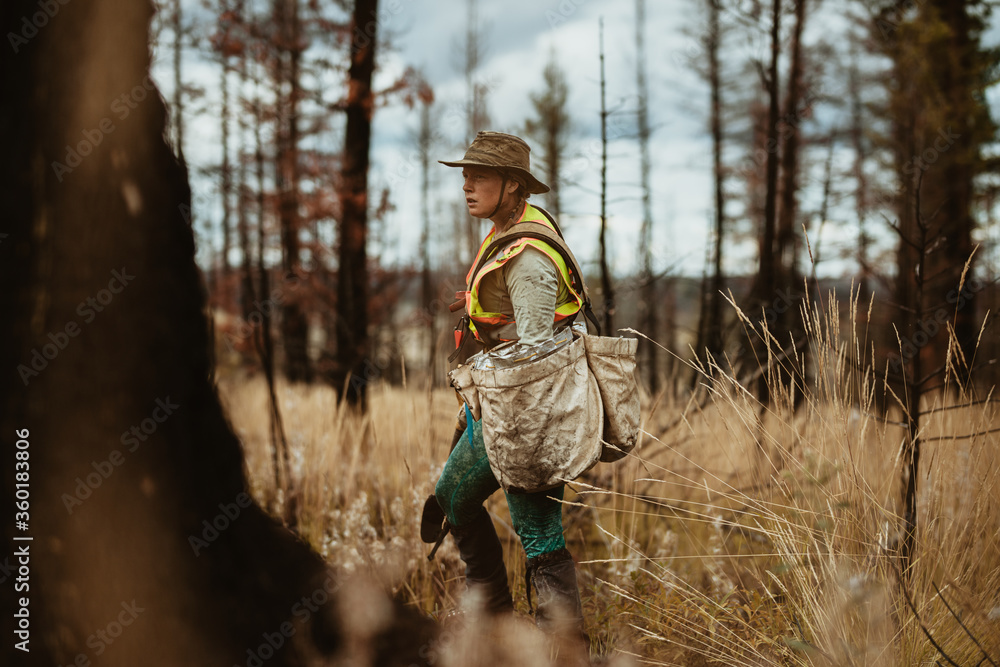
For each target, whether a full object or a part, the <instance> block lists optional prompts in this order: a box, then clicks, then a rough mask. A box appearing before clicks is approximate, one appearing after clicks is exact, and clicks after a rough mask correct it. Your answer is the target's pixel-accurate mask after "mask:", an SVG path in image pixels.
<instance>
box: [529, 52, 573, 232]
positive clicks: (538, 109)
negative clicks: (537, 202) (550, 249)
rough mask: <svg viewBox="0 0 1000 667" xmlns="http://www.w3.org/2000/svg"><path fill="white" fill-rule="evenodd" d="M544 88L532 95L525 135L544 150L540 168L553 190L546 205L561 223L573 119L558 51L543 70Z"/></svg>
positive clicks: (547, 196) (550, 55)
mask: <svg viewBox="0 0 1000 667" xmlns="http://www.w3.org/2000/svg"><path fill="white" fill-rule="evenodd" d="M542 81H543V88H542V90H541V91H539V92H537V93H532V94H531V95H530V96H529V97H530V99H531V106H532V107H533V110H534V113H535V115H534V117H532V118H528V120H527V121H526V122H525V126H524V129H525V133H526V134H527V135H528V137H530V138H531V139H533V140H534V141H535V143H536V145H537V146H540V147H541V151H540V152H541V156H540V157H541V166H542V167H543V168H544V170H545V176H546V178H545V182H546V183H547V184H548V186H549V188H550V190H549V192H548V193H547V194H546V195H545V202H546V204H547V205H548V206H549V208H550V209H551V212H552V214H553V215H554V216H555V218H556V220H559V221H560V224H562V219H561V215H562V200H561V197H560V191H561V188H560V185H561V183H560V182H561V176H560V172H561V169H562V163H563V157H564V155H565V154H566V142H567V138H568V135H569V131H570V116H569V111H568V110H567V107H566V105H567V102H568V100H569V85H568V84H567V83H566V73H565V72H563V70H562V69H561V68H560V67H559V62H558V61H557V60H556V54H555V50H553V51H552V52H550V54H549V62H548V63H546V65H545V69H544V70H542Z"/></svg>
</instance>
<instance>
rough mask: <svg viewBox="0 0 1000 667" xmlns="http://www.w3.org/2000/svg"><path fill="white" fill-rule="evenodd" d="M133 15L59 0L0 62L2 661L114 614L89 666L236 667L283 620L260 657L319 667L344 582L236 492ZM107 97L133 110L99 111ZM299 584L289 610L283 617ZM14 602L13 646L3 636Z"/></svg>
mask: <svg viewBox="0 0 1000 667" xmlns="http://www.w3.org/2000/svg"><path fill="white" fill-rule="evenodd" d="M37 8H38V5H37V2H35V0H11V1H10V2H8V3H6V4H5V5H4V11H3V13H2V15H0V22H2V23H0V29H2V30H3V33H4V34H8V33H13V32H14V31H19V30H20V29H21V23H20V19H21V17H23V16H31V15H32V13H33V12H35V11H37ZM152 13H153V7H152V5H151V3H148V2H130V3H121V2H118V1H116V0H92V1H91V2H87V3H79V4H78V3H67V4H64V5H61V6H60V7H59V11H58V13H57V14H56V15H54V16H53V17H51V18H50V19H49V20H48V23H47V25H46V26H45V27H44V30H42V29H40V30H39V31H38V34H37V35H36V36H35V37H34V38H33V39H32V40H30V41H29V43H27V44H25V45H22V48H21V49H20V50H19V52H18V53H16V54H14V53H12V52H11V51H10V50H6V51H5V52H4V53H3V54H0V84H2V85H3V89H4V91H5V93H6V94H8V95H9V97H8V98H6V99H7V101H6V103H5V104H3V105H2V106H0V140H2V143H3V146H4V147H5V150H6V151H7V157H8V159H7V160H4V161H3V164H2V165H0V187H2V188H3V192H2V194H3V196H4V201H6V202H7V205H6V210H5V217H4V224H5V226H4V232H5V234H7V236H6V237H5V238H4V239H3V243H0V280H2V281H3V284H4V285H5V286H6V288H5V289H3V290H0V308H2V312H3V313H4V314H5V318H6V320H5V326H3V327H0V367H2V368H4V369H7V370H6V371H5V372H4V373H3V374H2V375H0V397H2V400H3V407H2V409H0V430H2V432H3V433H5V434H6V436H5V438H4V441H5V443H7V444H6V445H5V447H4V449H5V451H4V456H3V458H2V463H0V468H2V474H0V493H2V498H3V504H4V505H5V506H6V507H11V508H13V507H14V503H15V486H14V480H15V477H14V461H15V460H22V461H26V462H28V463H29V465H30V475H28V476H27V477H28V478H30V479H24V478H22V480H21V481H20V482H19V484H23V485H24V486H22V487H21V489H20V490H21V491H23V493H21V494H20V495H21V496H23V495H24V493H27V494H28V495H29V498H30V520H25V521H24V522H23V524H22V525H21V526H19V527H18V531H17V535H16V536H17V537H20V538H25V537H33V538H34V539H33V540H23V541H16V542H15V541H13V540H12V538H13V537H14V535H12V534H11V533H12V529H13V528H14V526H13V524H12V523H10V522H8V521H4V522H2V525H0V537H2V539H3V541H4V543H5V544H7V545H17V547H18V548H21V549H23V551H24V553H25V554H26V555H27V554H29V553H30V568H31V575H30V590H25V591H23V592H20V593H15V591H14V587H13V586H12V585H6V586H3V587H0V603H2V604H3V608H4V609H5V613H4V614H3V620H0V629H2V631H3V633H4V636H5V637H7V640H6V641H4V642H3V645H2V647H0V662H2V663H3V664H8V665H24V666H25V667H43V666H44V667H49V666H51V665H55V664H83V663H84V661H85V660H88V659H89V657H90V656H93V655H94V653H95V645H96V638H95V636H94V633H95V630H97V629H103V628H111V626H109V625H108V623H109V621H110V620H113V619H116V618H117V619H130V622H129V623H127V624H125V625H127V627H124V628H122V627H120V626H119V630H120V633H119V634H117V635H115V634H112V632H111V630H109V631H108V633H107V635H106V636H109V637H112V638H113V642H111V641H108V642H106V643H103V644H101V646H103V649H106V650H102V652H101V655H100V663H101V664H102V665H106V666H108V667H131V666H133V665H147V666H149V667H166V666H168V665H169V666H174V665H201V664H216V665H231V664H244V663H246V662H247V659H248V653H249V654H251V655H252V654H254V653H255V652H257V651H258V647H260V646H261V644H262V638H264V637H265V635H266V634H268V633H270V635H271V636H274V634H275V633H277V632H281V631H282V628H285V629H291V630H290V632H284V635H283V636H284V639H283V640H282V641H281V642H279V643H277V645H275V644H274V643H272V644H270V645H269V646H268V647H267V648H268V653H269V662H268V664H269V665H270V664H273V665H282V666H285V665H288V666H291V665H301V664H304V663H305V662H306V661H309V660H316V659H324V657H325V658H326V659H331V660H336V659H337V657H336V655H334V654H335V653H336V652H338V651H339V650H341V649H344V648H346V647H347V646H348V641H347V638H346V637H345V634H344V628H345V627H346V626H345V625H343V624H342V623H341V622H340V621H339V618H340V616H339V614H338V613H337V612H336V610H337V607H338V603H337V602H336V600H338V599H339V597H338V593H337V591H338V589H339V588H340V586H341V584H342V583H343V582H344V581H345V580H344V579H343V578H342V577H340V576H339V575H337V574H336V573H332V572H328V571H327V568H326V566H325V564H324V563H323V561H322V559H321V558H320V557H319V555H318V554H316V553H314V552H312V551H311V550H309V549H308V548H307V547H306V546H305V545H304V544H303V543H302V542H300V541H298V540H297V539H295V538H294V537H293V536H292V535H291V534H290V533H288V532H287V531H286V530H284V529H283V528H281V527H280V526H279V525H277V524H276V523H275V522H274V521H273V520H272V519H271V518H269V517H268V516H267V515H266V514H265V513H264V512H263V511H261V510H260V509H259V508H258V507H257V506H256V505H255V504H253V502H252V501H251V500H250V497H249V495H248V486H247V481H246V479H245V478H244V476H243V458H242V453H241V449H240V443H239V441H238V440H237V438H236V436H235V435H234V434H233V432H232V431H231V430H230V428H229V426H228V423H227V421H226V418H225V417H224V415H223V411H222V407H221V405H220V403H219V399H218V396H217V395H216V393H215V388H214V387H213V386H212V384H211V383H210V381H209V375H210V371H211V366H210V361H209V360H210V354H209V349H210V345H211V342H210V339H209V336H208V333H207V332H208V322H207V320H206V317H205V314H204V305H205V294H204V290H203V287H202V282H201V275H200V272H199V269H198V267H197V265H196V264H195V244H194V238H193V235H192V230H191V227H190V224H189V218H188V217H187V214H188V211H189V210H190V205H191V195H190V189H189V187H188V184H187V181H186V170H185V168H184V166H183V164H182V163H181V162H180V161H179V159H178V157H177V156H176V155H174V154H173V152H172V150H171V148H170V147H169V146H168V145H167V143H166V141H165V140H164V131H165V129H166V127H167V117H166V110H165V107H164V105H163V103H162V102H161V98H160V96H159V94H158V91H157V90H156V89H155V87H154V86H153V84H152V83H151V79H150V78H149V77H150V71H149V66H150V57H149V45H148V41H147V29H148V27H149V22H150V19H151V16H152ZM109 34H111V35H114V36H115V38H114V39H108V35H109ZM41 86H44V92H45V94H44V95H42V94H39V91H40V87H41ZM123 95H124V96H127V97H128V99H129V101H131V102H132V103H133V104H134V107H132V108H131V109H130V113H129V114H128V116H127V117H126V118H119V117H118V116H109V115H108V109H109V105H110V104H111V103H113V102H114V101H116V100H121V99H122V97H123ZM123 103H124V102H123ZM81 128H87V130H85V131H81ZM109 128H110V129H109ZM98 134H100V135H101V140H100V142H99V143H98V142H97V141H96V137H97V136H98ZM67 147H69V148H67ZM25 165H31V167H30V168H25ZM81 304H83V305H81ZM21 367H23V370H15V369H21ZM15 440H17V444H16V445H15ZM15 451H17V452H24V455H23V456H19V457H18V458H17V459H15V456H14V452H15ZM24 468H25V467H20V468H19V469H20V470H21V471H24ZM25 489H27V491H24V490H25ZM123 535H128V539H127V540H123V539H122V536H123ZM11 560H13V558H12V559H11ZM23 562H24V561H22V563H23ZM11 583H13V582H12V581H9V582H8V584H11ZM303 596H306V597H308V598H311V602H312V605H313V606H312V608H311V612H310V614H308V615H307V617H306V618H303V615H302V614H295V611H296V609H299V608H301V607H296V605H297V604H301V600H302V598H303ZM17 597H23V598H26V600H25V601H21V600H18V599H16V598H17ZM19 606H21V607H25V606H26V607H27V609H28V610H29V611H28V615H29V617H30V631H31V634H30V641H27V640H26V642H27V643H26V645H25V648H27V649H29V651H28V652H22V651H20V650H18V649H17V648H15V641H14V637H15V635H14V627H13V622H14V621H15V619H14V617H13V615H12V610H15V609H17V608H18V607H19ZM293 622H294V623H295V625H294V626H293V625H292V623H293ZM115 625H118V623H115ZM292 634H294V641H293V640H292V639H291V636H292ZM376 634H377V636H376V637H374V638H373V639H372V642H371V644H370V645H369V649H367V650H371V651H374V652H375V653H374V654H373V655H376V658H375V660H374V661H375V662H377V663H380V664H389V663H390V659H391V658H395V659H396V660H394V661H392V664H408V663H409V662H411V661H413V662H417V663H420V662H423V660H422V658H421V657H420V656H419V655H417V654H418V647H420V646H421V645H426V641H427V637H413V636H411V637H410V638H409V639H402V640H401V639H400V637H401V636H402V637H406V634H407V633H406V632H405V631H402V632H401V629H400V628H398V627H397V628H393V627H391V625H386V626H383V627H381V628H379V629H377V630H376ZM397 651H398V652H399V653H397V654H396V655H395V656H393V653H394V652H397ZM345 660H346V661H344V660H342V662H343V663H344V664H352V661H351V659H350V658H349V657H346V658H345ZM354 664H357V663H356V661H355V662H354Z"/></svg>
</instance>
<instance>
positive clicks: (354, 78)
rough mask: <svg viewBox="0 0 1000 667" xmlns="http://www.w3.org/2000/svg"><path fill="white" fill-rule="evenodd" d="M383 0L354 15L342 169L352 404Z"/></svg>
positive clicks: (364, 376)
mask: <svg viewBox="0 0 1000 667" xmlns="http://www.w3.org/2000/svg"><path fill="white" fill-rule="evenodd" d="M377 10H378V0H356V2H355V3H354V16H353V19H352V30H351V35H353V37H352V41H351V68H350V70H349V72H348V78H349V79H350V82H349V84H348V93H347V131H346V134H345V139H344V166H343V170H342V171H341V191H340V201H341V211H342V215H341V221H340V265H339V272H338V280H337V317H338V326H337V370H338V374H339V376H338V377H337V385H338V388H340V387H346V392H347V400H348V402H350V403H351V404H354V405H360V406H361V407H364V406H365V402H366V397H367V393H368V392H367V383H368V381H369V379H370V378H369V376H368V373H369V372H370V371H371V369H372V364H371V362H370V361H369V359H368V356H369V343H368V252H367V237H368V148H369V145H370V143H371V131H372V112H373V111H374V99H373V97H372V72H373V71H374V69H375V44H376V34H375V33H376V27H377V25H378V21H377V19H376V17H377V15H378V14H377Z"/></svg>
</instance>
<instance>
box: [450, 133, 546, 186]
mask: <svg viewBox="0 0 1000 667" xmlns="http://www.w3.org/2000/svg"><path fill="white" fill-rule="evenodd" d="M530 152H531V148H529V147H528V144H526V143H525V142H524V140H523V139H521V138H520V137H515V136H514V135H513V134H504V133H503V132H480V133H479V134H477V135H476V138H475V139H473V140H472V145H471V146H469V149H468V150H467V151H465V157H463V158H462V159H461V160H457V161H455V162H445V161H444V160H438V162H440V163H441V164H443V165H445V166H448V167H465V166H476V167H492V168H493V169H506V170H507V171H510V172H513V173H515V174H518V175H520V176H521V177H522V178H524V180H525V183H526V186H527V190H528V192H530V193H531V194H533V195H541V194H545V193H546V192H548V191H549V186H547V185H545V184H544V183H542V182H541V181H539V180H538V179H537V178H535V177H534V176H532V175H531V171H530V170H529V169H530V164H529V159H528V153H530Z"/></svg>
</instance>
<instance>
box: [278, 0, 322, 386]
mask: <svg viewBox="0 0 1000 667" xmlns="http://www.w3.org/2000/svg"><path fill="white" fill-rule="evenodd" d="M273 11H274V22H275V25H276V27H277V35H276V42H277V43H276V44H275V46H276V56H275V57H276V62H275V68H274V71H275V75H274V81H275V99H276V100H277V116H276V122H277V132H276V137H277V142H278V143H277V152H276V155H275V158H276V165H275V175H276V178H275V181H276V182H275V186H276V187H277V190H278V217H279V219H280V222H281V249H282V255H281V256H282V269H283V270H284V273H285V281H286V282H285V285H298V284H299V279H300V278H301V277H302V276H301V273H302V259H301V256H300V255H301V246H302V243H301V240H300V236H299V235H300V230H301V226H302V225H301V220H300V218H301V216H300V214H299V205H300V202H299V194H300V188H299V102H300V101H301V98H302V86H301V81H300V65H301V60H302V51H303V49H304V48H305V42H304V38H303V35H302V25H301V21H300V19H299V0H274V10H273ZM286 291H287V292H288V293H286V294H284V296H283V299H282V305H281V340H282V343H283V344H284V350H285V369H284V370H285V376H286V377H287V378H288V380H289V381H290V382H309V381H311V380H312V365H311V363H310V361H309V354H308V339H309V321H308V319H307V317H306V313H305V310H304V308H303V304H302V299H303V297H304V294H303V291H302V290H300V289H299V288H297V287H287V288H286Z"/></svg>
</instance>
